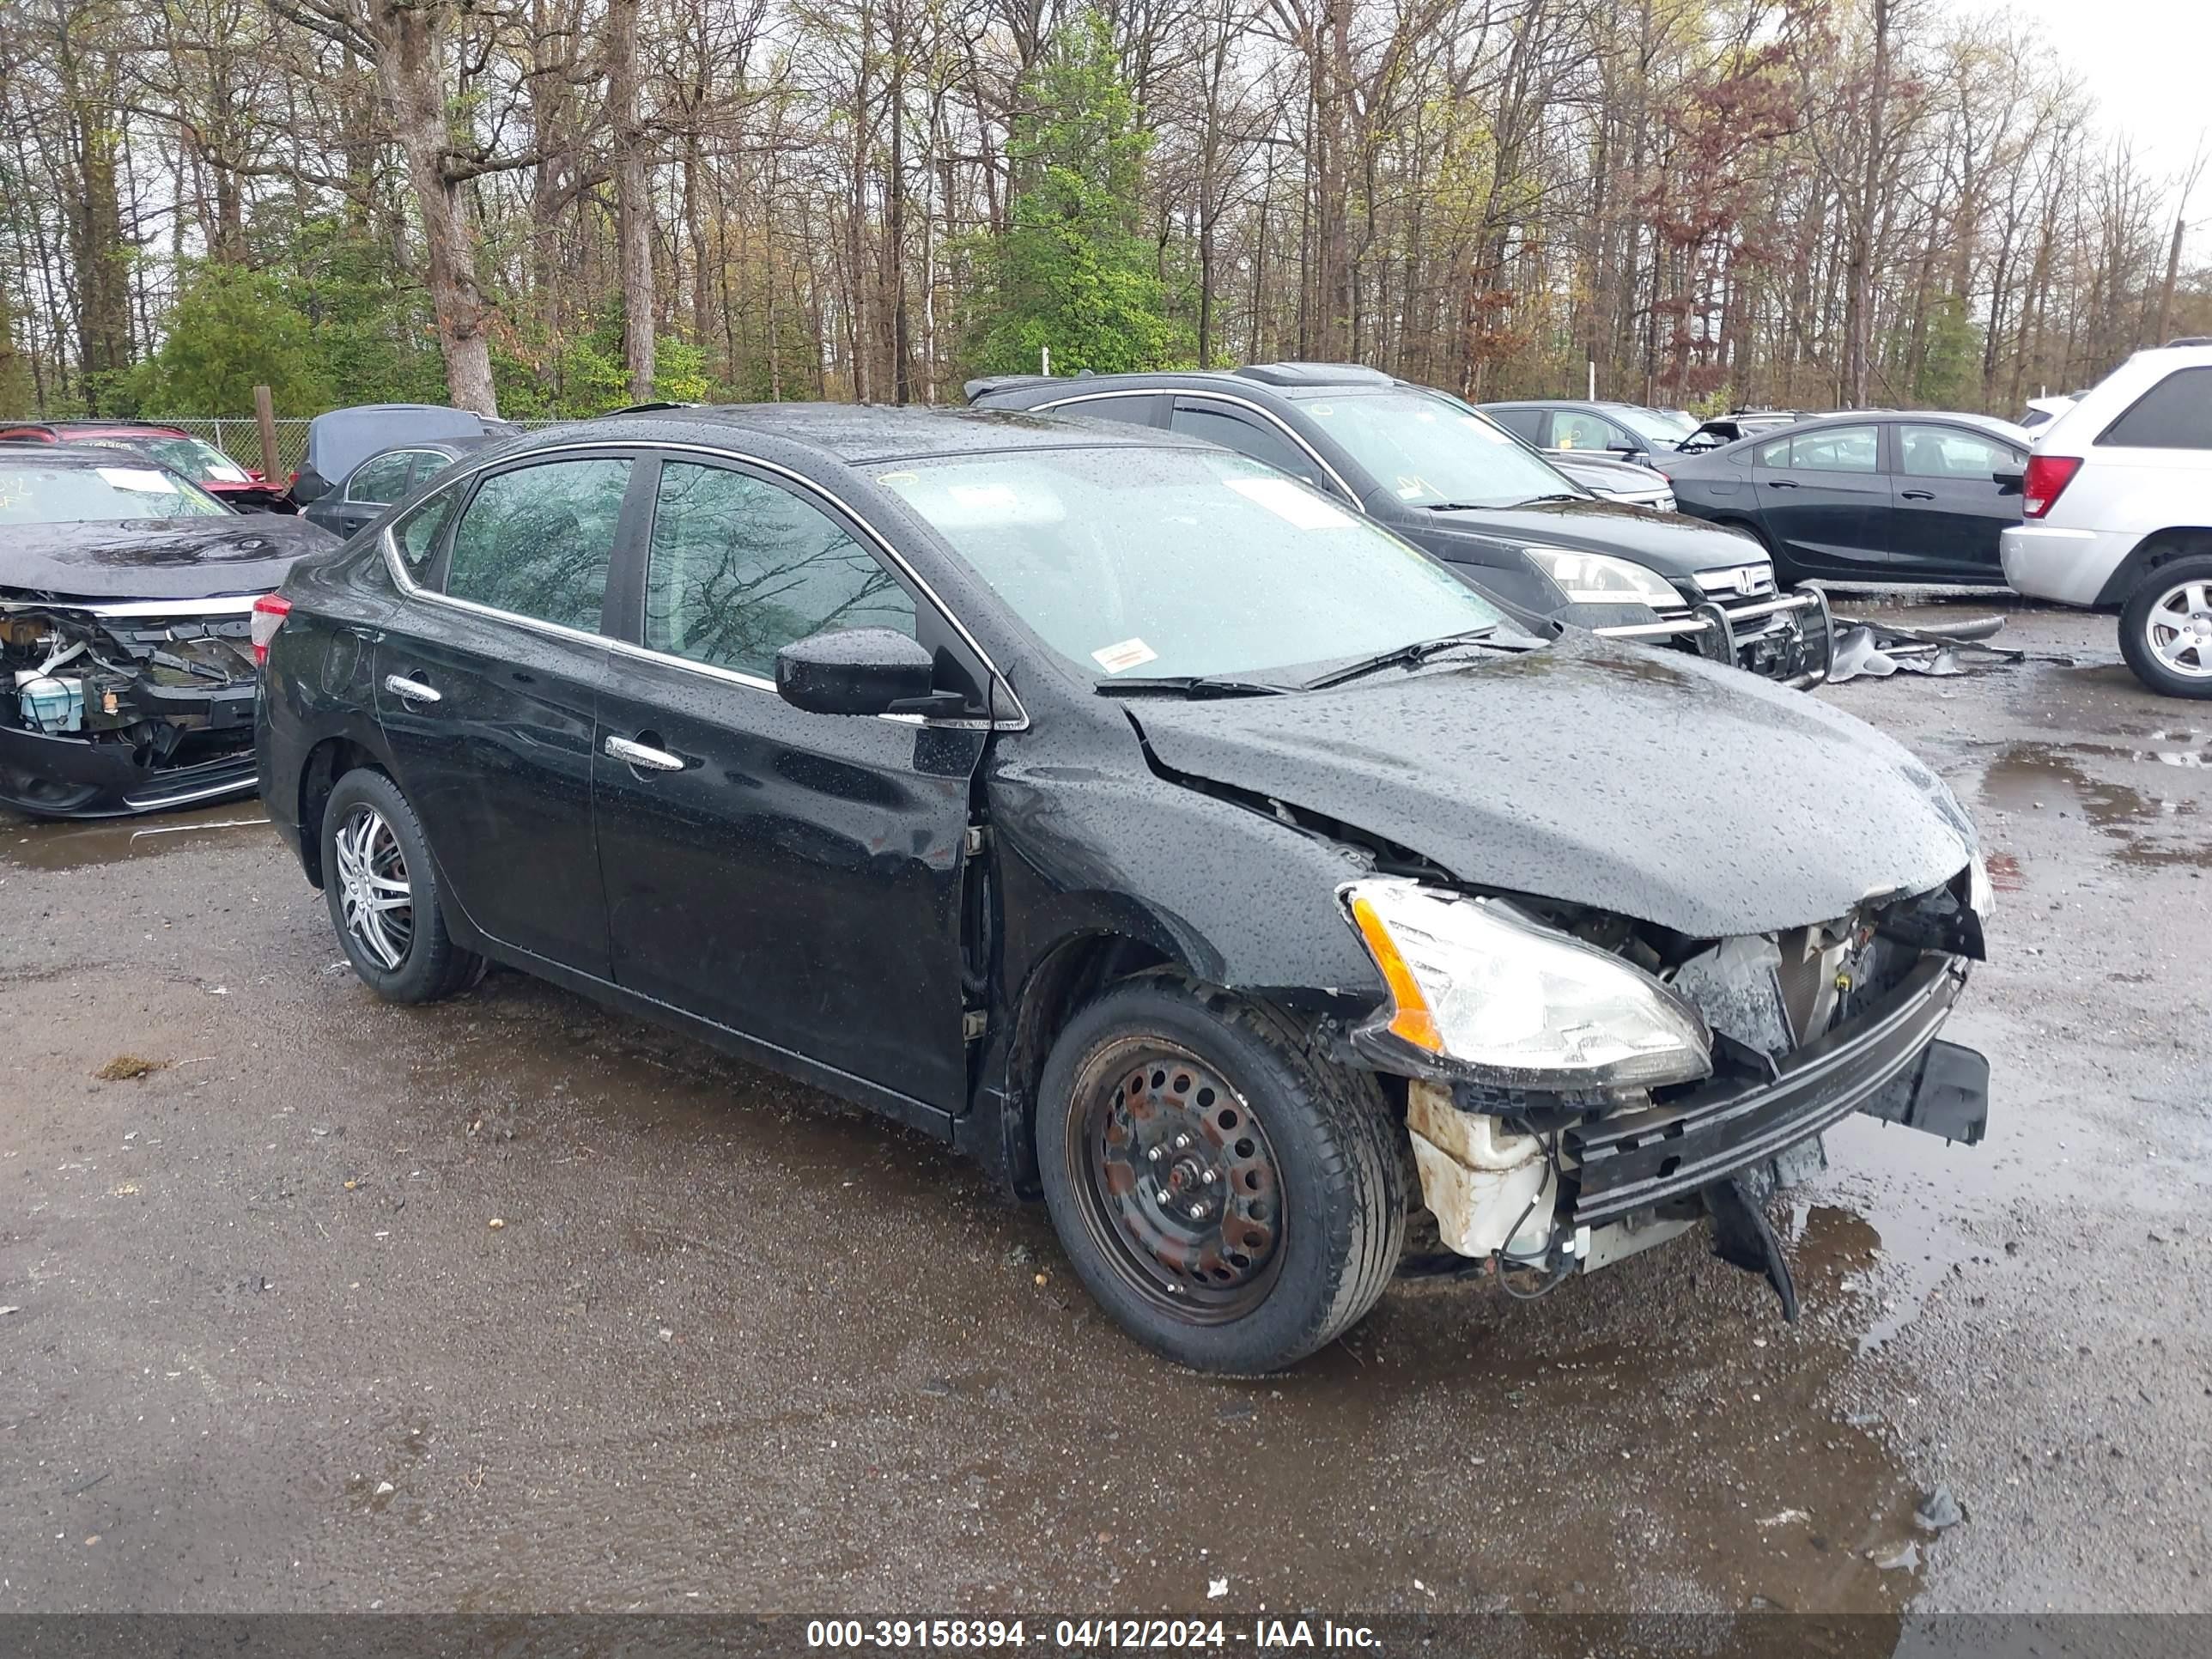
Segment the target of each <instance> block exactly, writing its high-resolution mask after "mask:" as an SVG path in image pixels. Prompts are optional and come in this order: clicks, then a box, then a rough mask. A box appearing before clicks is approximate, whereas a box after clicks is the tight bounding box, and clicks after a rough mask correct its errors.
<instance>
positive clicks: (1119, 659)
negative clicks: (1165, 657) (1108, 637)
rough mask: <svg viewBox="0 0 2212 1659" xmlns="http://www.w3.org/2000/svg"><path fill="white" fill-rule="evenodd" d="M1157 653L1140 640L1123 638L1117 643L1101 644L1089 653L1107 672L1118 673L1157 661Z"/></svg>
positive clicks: (1092, 659)
mask: <svg viewBox="0 0 2212 1659" xmlns="http://www.w3.org/2000/svg"><path fill="white" fill-rule="evenodd" d="M1159 654H1160V653H1158V652H1157V651H1155V650H1153V649H1152V647H1151V646H1149V645H1146V643H1145V642H1144V641H1142V640H1123V641H1121V644H1119V645H1108V646H1101V647H1099V648H1098V649H1097V650H1096V651H1094V652H1092V653H1091V661H1093V662H1095V663H1097V665H1099V666H1100V667H1101V668H1103V669H1104V670H1105V671H1107V672H1108V673H1109V674H1120V673H1125V672H1127V671H1128V670H1130V669H1132V668H1135V667H1137V666H1139V665H1141V664H1144V663H1148V662H1153V661H1157V660H1158V657H1159Z"/></svg>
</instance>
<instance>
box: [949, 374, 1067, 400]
mask: <svg viewBox="0 0 2212 1659" xmlns="http://www.w3.org/2000/svg"><path fill="white" fill-rule="evenodd" d="M1054 378H1055V377H1054V376H1053V375H1050V374H982V375H978V376H977V377H976V378H975V379H974V380H968V381H965V382H963V384H962V386H961V387H960V395H961V396H963V398H967V399H968V401H969V403H971V404H972V403H974V402H975V399H976V398H980V397H981V396H982V395H983V394H984V393H985V392H1003V391H1005V390H1006V388H1007V387H1008V386H1037V385H1040V384H1042V382H1044V381H1046V380H1052V379H1054ZM1058 378H1060V379H1065V378H1066V376H1064V375H1063V376H1060V377H1058Z"/></svg>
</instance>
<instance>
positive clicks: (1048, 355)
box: [1037, 346, 1052, 374]
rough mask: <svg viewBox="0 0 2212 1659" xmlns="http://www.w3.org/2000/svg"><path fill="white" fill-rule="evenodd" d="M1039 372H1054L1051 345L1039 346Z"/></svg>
mask: <svg viewBox="0 0 2212 1659" xmlns="http://www.w3.org/2000/svg"><path fill="white" fill-rule="evenodd" d="M1037 373H1038V374H1051V373H1052V348H1051V347H1050V346H1039V347H1038V348H1037Z"/></svg>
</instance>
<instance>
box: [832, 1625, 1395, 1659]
mask: <svg viewBox="0 0 2212 1659" xmlns="http://www.w3.org/2000/svg"><path fill="white" fill-rule="evenodd" d="M806 1645H807V1646H808V1647H810V1648H826V1649H830V1650H837V1649H843V1650H860V1651H868V1650H877V1651H882V1650H893V1651H896V1650H909V1649H939V1650H961V1649H967V1650H984V1651H988V1650H992V1649H1006V1648H1022V1647H1031V1646H1035V1647H1050V1648H1058V1649H1067V1650H1076V1651H1092V1652H1095V1651H1112V1650H1142V1651H1155V1652H1176V1651H1190V1650H1201V1651H1202V1650H1219V1649H1224V1648H1228V1647H1231V1646H1237V1647H1242V1648H1245V1649H1247V1650H1250V1651H1252V1652H1255V1653H1268V1652H1285V1653H1287V1652H1293V1651H1298V1650H1318V1649H1352V1650H1358V1649H1374V1648H1379V1647H1380V1646H1381V1645H1382V1643H1381V1641H1380V1639H1379V1638H1377V1637H1376V1634H1375V1632H1373V1631H1372V1630H1370V1629H1369V1628H1368V1627H1367V1626H1364V1625H1340V1624H1337V1623H1336V1622H1335V1621H1334V1620H1328V1619H1322V1620H1310V1619H1260V1620H1254V1621H1253V1623H1252V1624H1251V1626H1250V1627H1249V1628H1244V1627H1242V1626H1231V1625H1230V1624H1229V1623H1228V1621H1227V1620H1220V1619H1212V1620H1203V1619H1055V1620H1042V1619H1040V1620H1026V1619H875V1620H864V1619H817V1620H809V1621H808V1622H807V1626H806Z"/></svg>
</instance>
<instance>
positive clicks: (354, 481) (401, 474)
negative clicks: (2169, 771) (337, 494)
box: [346, 450, 414, 506]
mask: <svg viewBox="0 0 2212 1659" xmlns="http://www.w3.org/2000/svg"><path fill="white" fill-rule="evenodd" d="M413 461H414V457H413V456H412V455H411V454H410V453H407V452H406V451H404V450H403V451H401V452H400V453H398V454H397V455H379V456H378V457H377V458H376V459H374V460H373V461H363V462H362V464H361V468H360V470H359V471H356V473H355V474H354V475H353V477H351V478H349V479H348V480H347V481H346V499H347V500H348V501H368V502H372V503H374V504H376V505H379V506H381V505H384V504H386V503H388V502H392V501H398V499H399V498H400V497H401V496H402V495H405V494H406V493H407V469H408V467H409V466H410V465H412V464H413Z"/></svg>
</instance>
